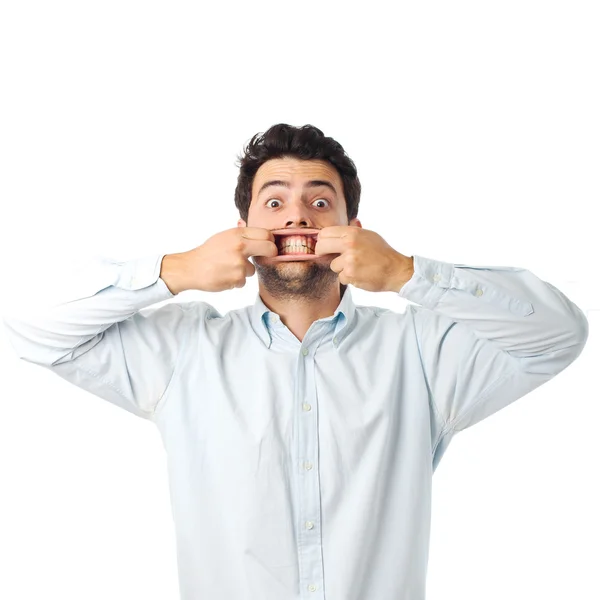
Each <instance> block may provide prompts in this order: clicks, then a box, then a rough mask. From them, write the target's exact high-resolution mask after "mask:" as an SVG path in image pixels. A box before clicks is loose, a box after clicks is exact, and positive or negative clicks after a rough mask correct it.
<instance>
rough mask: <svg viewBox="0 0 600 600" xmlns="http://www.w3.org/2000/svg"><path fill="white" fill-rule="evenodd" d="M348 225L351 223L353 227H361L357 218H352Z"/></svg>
mask: <svg viewBox="0 0 600 600" xmlns="http://www.w3.org/2000/svg"><path fill="white" fill-rule="evenodd" d="M348 225H352V226H354V227H362V223H361V222H360V221H359V220H358V219H357V218H355V219H352V220H351V221H350V223H348Z"/></svg>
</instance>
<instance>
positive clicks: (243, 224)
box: [237, 219, 246, 227]
mask: <svg viewBox="0 0 600 600" xmlns="http://www.w3.org/2000/svg"><path fill="white" fill-rule="evenodd" d="M237 226H238V227H246V221H244V219H238V223H237Z"/></svg>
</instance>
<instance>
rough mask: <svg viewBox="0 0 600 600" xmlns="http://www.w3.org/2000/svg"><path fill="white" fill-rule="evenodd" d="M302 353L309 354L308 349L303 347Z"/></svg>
mask: <svg viewBox="0 0 600 600" xmlns="http://www.w3.org/2000/svg"><path fill="white" fill-rule="evenodd" d="M302 354H304V356H306V355H307V354H308V350H307V349H306V348H302Z"/></svg>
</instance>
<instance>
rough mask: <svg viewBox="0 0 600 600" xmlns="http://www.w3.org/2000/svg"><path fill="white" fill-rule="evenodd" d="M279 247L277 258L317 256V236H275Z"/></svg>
mask: <svg viewBox="0 0 600 600" xmlns="http://www.w3.org/2000/svg"><path fill="white" fill-rule="evenodd" d="M273 235H274V236H275V244H276V245H277V249H278V253H277V256H310V255H313V256H314V254H315V246H316V244H317V234H316V233H308V234H303V235H285V234H277V233H275V234H273Z"/></svg>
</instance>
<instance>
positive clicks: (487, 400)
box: [398, 256, 589, 465]
mask: <svg viewBox="0 0 600 600" xmlns="http://www.w3.org/2000/svg"><path fill="white" fill-rule="evenodd" d="M413 258H414V272H413V275H412V276H411V278H410V280H409V281H406V282H405V283H404V285H403V286H402V288H401V289H400V291H399V292H398V294H399V295H400V296H401V297H403V298H406V299H407V300H410V301H411V302H415V303H417V304H419V305H421V306H412V305H410V306H409V307H408V309H409V310H408V312H409V313H410V316H411V318H412V319H413V326H414V332H415V336H416V338H417V341H418V345H419V348H420V353H421V355H420V359H421V363H422V367H423V373H424V375H425V377H426V380H427V382H428V387H429V389H430V390H431V400H432V404H433V406H434V408H435V410H436V411H437V418H438V425H439V428H438V431H437V440H436V441H435V443H436V444H439V446H438V449H437V455H436V458H435V464H436V465H437V462H439V459H440V458H441V454H443V452H444V450H445V447H446V446H447V445H448V443H449V441H450V438H451V437H452V435H454V433H456V432H458V431H461V430H463V429H465V428H467V427H470V426H471V425H474V424H475V423H478V422H479V421H481V420H482V419H484V418H486V417H488V416H489V415H491V414H493V413H495V412H496V411H498V410H500V409H501V408H504V407H505V406H507V405H509V404H510V403H512V402H514V401H515V400H517V399H518V398H521V397H522V396H524V395H525V394H527V393H529V392H531V391H532V390H534V389H535V388H537V387H539V386H540V385H542V384H543V383H545V382H547V381H549V380H550V379H552V378H553V377H554V376H556V375H557V374H558V373H560V372H561V371H563V370H564V369H565V368H566V367H568V366H569V365H570V364H571V363H572V362H573V361H574V360H575V359H576V358H577V357H578V356H579V355H580V354H581V352H582V350H583V348H584V346H585V344H586V341H587V338H588V333H589V326H588V321H587V319H586V317H585V315H584V314H583V312H582V311H581V309H580V308H579V307H578V306H577V305H575V304H574V303H573V302H571V301H570V300H569V299H568V298H567V297H566V296H565V295H564V294H563V293H562V292H560V291H559V290H558V289H557V288H556V287H554V286H553V285H551V284H550V283H547V282H545V281H542V280H541V279H539V278H538V277H536V276H535V275H534V274H533V273H531V272H530V271H528V270H526V269H522V268H517V267H482V266H472V265H463V264H452V263H447V262H442V261H437V260H432V259H428V258H424V257H422V256H414V257H413Z"/></svg>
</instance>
